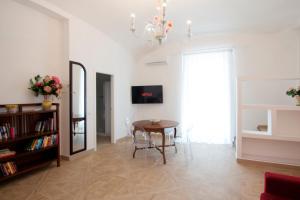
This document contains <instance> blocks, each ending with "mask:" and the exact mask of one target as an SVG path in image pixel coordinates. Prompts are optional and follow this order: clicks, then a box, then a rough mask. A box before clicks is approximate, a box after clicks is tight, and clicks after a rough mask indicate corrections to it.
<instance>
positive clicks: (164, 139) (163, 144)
mask: <svg viewBox="0 0 300 200" xmlns="http://www.w3.org/2000/svg"><path fill="white" fill-rule="evenodd" d="M161 133H162V155H163V159H164V164H166V163H167V161H166V155H165V145H166V136H165V130H164V129H162V131H161Z"/></svg>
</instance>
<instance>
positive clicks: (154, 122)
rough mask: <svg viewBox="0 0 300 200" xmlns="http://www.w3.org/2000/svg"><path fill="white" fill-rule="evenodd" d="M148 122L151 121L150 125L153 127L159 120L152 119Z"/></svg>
mask: <svg viewBox="0 0 300 200" xmlns="http://www.w3.org/2000/svg"><path fill="white" fill-rule="evenodd" d="M150 121H151V123H152V124H153V125H155V124H159V122H160V119H152V120H150Z"/></svg>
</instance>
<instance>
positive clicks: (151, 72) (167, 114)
mask: <svg viewBox="0 0 300 200" xmlns="http://www.w3.org/2000/svg"><path fill="white" fill-rule="evenodd" d="M170 34H171V33H170ZM299 35H300V34H299V32H298V31H283V32H280V33H273V34H229V35H212V36H199V37H197V38H193V39H192V40H191V41H188V40H182V41H180V42H173V43H170V44H164V45H163V46H161V47H160V48H158V49H156V50H154V51H153V52H150V53H148V54H147V55H145V56H144V57H142V58H140V59H139V60H138V61H137V65H136V68H135V70H134V72H135V73H134V78H133V84H134V85H147V84H149V85H151V84H162V85H163V86H164V103H163V104H157V105H134V118H135V119H151V118H158V119H173V120H177V121H181V115H180V108H181V98H180V97H181V83H182V68H181V67H182V66H181V63H182V61H181V55H182V53H184V52H190V51H197V50H202V49H215V48H233V49H234V52H235V67H236V74H237V76H254V77H257V76H278V77H281V76H295V74H296V73H298V75H299V55H300V54H299ZM157 55H160V56H159V57H163V56H165V57H168V58H169V61H170V62H169V65H167V66H147V65H145V64H144V60H145V59H146V60H148V58H149V57H150V58H151V57H156V56H157ZM254 91H255V90H254ZM246 96H247V100H248V101H252V102H254V101H259V100H265V99H267V101H268V100H270V101H272V100H273V99H275V101H276V100H278V99H279V103H286V102H287V103H291V102H292V100H291V99H288V98H287V97H286V96H285V94H282V96H281V97H278V96H275V97H274V96H272V95H271V96H270V95H268V93H258V94H249V95H246ZM273 102H274V101H273ZM199 103H201V102H199ZM254 124H255V123H254Z"/></svg>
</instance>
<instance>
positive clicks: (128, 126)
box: [125, 117, 133, 136]
mask: <svg viewBox="0 0 300 200" xmlns="http://www.w3.org/2000/svg"><path fill="white" fill-rule="evenodd" d="M125 125H126V131H127V135H128V136H132V132H133V127H132V122H131V120H130V118H129V117H126V118H125Z"/></svg>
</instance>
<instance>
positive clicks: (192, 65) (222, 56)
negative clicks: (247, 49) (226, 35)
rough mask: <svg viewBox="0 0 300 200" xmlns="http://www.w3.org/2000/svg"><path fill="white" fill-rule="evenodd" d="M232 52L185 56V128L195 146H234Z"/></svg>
mask: <svg viewBox="0 0 300 200" xmlns="http://www.w3.org/2000/svg"><path fill="white" fill-rule="evenodd" d="M231 61H232V51H231V50H219V51H207V52H200V53H193V54H185V55H184V56H183V75H184V79H183V80H184V81H183V101H182V102H183V105H182V108H183V110H182V117H183V119H182V123H183V124H182V128H183V132H184V131H185V130H189V131H190V134H189V135H190V136H189V137H190V139H191V141H192V142H200V143H210V144H229V143H231V140H232V139H231V128H232V127H231V126H232V122H231V111H232V99H231V94H232V91H231V78H230V77H231V74H230V73H231V63H232V62H231Z"/></svg>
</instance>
